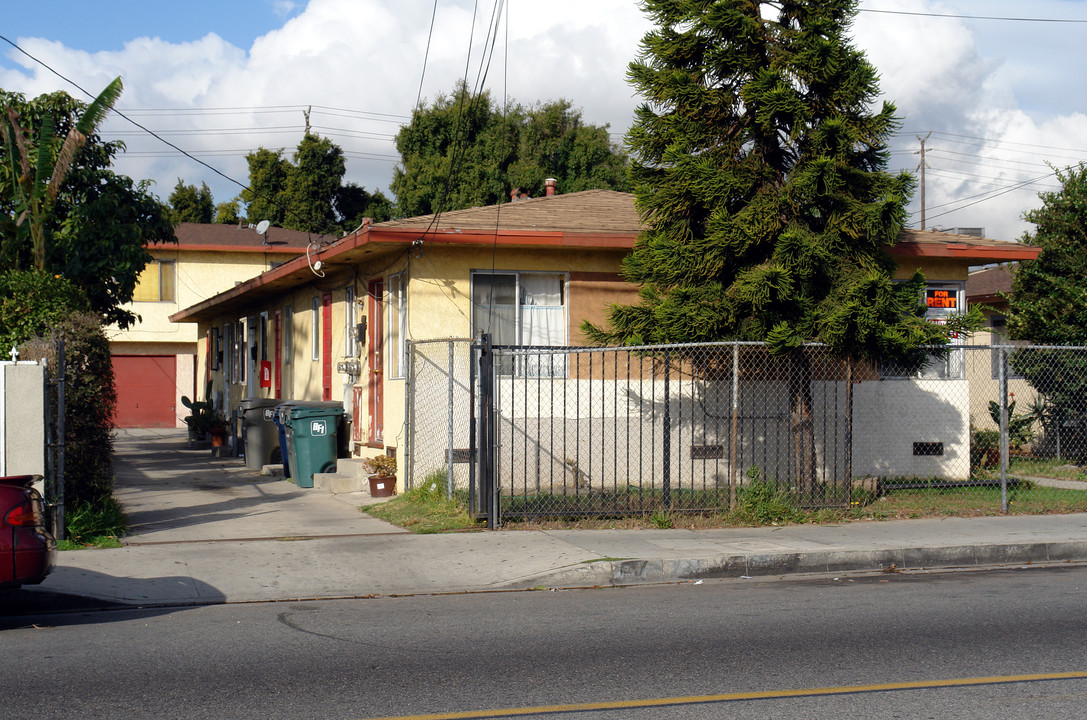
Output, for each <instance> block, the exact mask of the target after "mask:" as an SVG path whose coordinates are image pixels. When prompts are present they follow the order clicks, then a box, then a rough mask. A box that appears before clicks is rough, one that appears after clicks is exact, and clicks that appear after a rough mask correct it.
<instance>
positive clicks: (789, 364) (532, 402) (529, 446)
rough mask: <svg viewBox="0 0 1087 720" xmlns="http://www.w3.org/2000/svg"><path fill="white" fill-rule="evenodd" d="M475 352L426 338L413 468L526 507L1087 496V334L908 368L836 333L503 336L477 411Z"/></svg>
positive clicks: (504, 504)
mask: <svg viewBox="0 0 1087 720" xmlns="http://www.w3.org/2000/svg"><path fill="white" fill-rule="evenodd" d="M470 347H471V343H470V342H469V341H442V342H441V343H416V344H414V345H413V353H412V362H413V365H412V368H413V369H412V378H411V380H412V382H411V390H410V393H409V418H410V423H411V433H410V437H411V438H412V441H411V445H410V448H409V455H410V460H409V462H410V463H411V465H410V469H409V476H408V478H409V479H408V482H409V486H411V485H412V484H413V483H417V482H420V481H421V480H422V479H425V478H427V477H428V476H433V477H435V478H438V479H441V480H442V481H444V482H446V483H447V485H448V488H449V491H450V492H451V493H453V492H457V491H464V492H465V493H468V494H470V495H474V494H475V493H474V488H475V486H476V485H477V484H478V486H479V487H480V488H482V491H481V492H483V493H486V492H487V488H489V487H493V488H495V492H497V493H498V498H497V503H496V504H495V505H494V507H497V508H499V512H501V514H502V515H503V516H505V517H507V518H511V517H536V516H578V515H596V516H600V515H632V514H646V513H654V512H658V511H683V512H727V511H730V510H732V509H735V508H736V507H737V506H738V505H739V504H742V503H743V502H744V499H745V494H748V493H751V492H753V491H755V490H759V491H766V490H768V489H769V490H770V491H771V492H772V493H776V494H777V496H778V497H779V498H785V499H787V500H788V501H789V502H792V503H794V504H795V505H796V506H797V507H801V508H808V509H815V508H825V507H832V508H841V509H850V510H852V511H857V512H862V511H863V512H869V513H871V514H872V515H875V516H882V515H889V516H911V515H930V514H941V513H947V514H963V513H965V514H971V513H975V514H977V513H996V512H1006V511H1009V510H1010V511H1013V512H1015V511H1024V512H1044V511H1072V510H1087V481H1085V480H1087V473H1085V471H1084V468H1083V467H1082V466H1083V465H1084V464H1087V348H1053V347H1036V346H1026V347H1013V346H989V345H965V346H954V347H953V348H951V349H950V350H949V351H948V352H945V353H942V354H937V355H933V356H932V357H931V358H930V359H929V360H928V361H927V362H926V363H925V364H924V366H923V367H922V368H920V369H918V368H917V367H912V368H909V369H904V368H891V367H873V366H872V365H870V364H865V363H860V362H852V363H851V362H848V361H846V360H843V359H841V358H837V357H835V356H833V355H832V354H830V353H829V352H828V351H827V350H826V349H825V348H822V347H818V346H811V347H806V348H803V350H802V351H801V352H797V353H794V354H792V355H791V356H789V357H785V358H780V357H774V356H772V355H770V353H769V352H768V350H767V349H766V348H765V346H763V345H761V344H756V343H721V344H710V345H675V346H658V347H640V348H625V349H615V348H608V349H597V348H518V347H496V348H494V362H493V366H494V375H493V388H494V390H493V397H492V398H490V399H489V400H488V399H486V398H482V399H481V398H477V399H476V400H475V404H476V408H475V412H474V413H473V409H472V402H473V401H472V397H473V394H472V388H473V383H474V381H473V378H474V375H473V370H472V362H473V361H472V360H471V357H470ZM477 351H478V349H477ZM447 408H448V411H447ZM488 415H489V416H490V417H491V419H492V426H491V427H492V429H490V430H488V432H487V433H485V434H484V435H483V437H493V440H492V441H491V442H490V444H489V450H487V453H488V454H487V456H486V457H488V458H490V459H491V460H492V463H491V466H492V467H493V477H492V478H491V481H490V484H488V480H487V478H486V477H480V478H478V483H477V477H476V466H475V465H474V464H473V463H474V461H475V460H477V459H478V457H479V455H478V453H477V452H476V451H475V446H474V442H475V438H476V437H477V433H475V432H474V429H473V426H472V422H473V418H477V417H478V418H485V417H486V416H488ZM1002 416H1003V423H1002V422H1001V421H1002ZM480 467H483V469H484V474H486V473H487V472H491V471H490V470H488V469H487V468H486V467H484V466H482V465H481V466H480ZM433 473H437V475H432V474H433ZM473 507H476V508H486V507H487V503H486V502H481V503H479V504H478V505H476V504H473Z"/></svg>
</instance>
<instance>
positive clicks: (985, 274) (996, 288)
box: [966, 265, 1015, 302]
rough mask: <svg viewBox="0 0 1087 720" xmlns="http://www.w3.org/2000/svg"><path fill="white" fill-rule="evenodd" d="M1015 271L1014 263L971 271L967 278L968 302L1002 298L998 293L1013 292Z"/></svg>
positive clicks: (990, 300)
mask: <svg viewBox="0 0 1087 720" xmlns="http://www.w3.org/2000/svg"><path fill="white" fill-rule="evenodd" d="M1014 273H1015V266H1014V265H998V266H996V267H991V268H985V269H984V270H975V271H974V272H972V273H970V276H969V277H967V278H966V300H967V302H993V301H995V300H1000V299H1001V298H1000V296H999V295H998V294H997V293H1002V292H1003V293H1008V292H1011V289H1012V275H1014Z"/></svg>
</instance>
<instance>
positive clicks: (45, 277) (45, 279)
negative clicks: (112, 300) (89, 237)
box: [0, 268, 90, 352]
mask: <svg viewBox="0 0 1087 720" xmlns="http://www.w3.org/2000/svg"><path fill="white" fill-rule="evenodd" d="M89 310H90V302H89V301H88V300H87V297H86V295H85V294H84V293H83V292H82V291H81V290H80V289H79V288H77V287H76V286H75V285H73V284H72V283H71V282H70V281H68V280H66V279H65V278H63V277H61V276H59V275H53V274H51V273H48V272H46V271H45V270H35V269H33V268H31V269H29V270H12V269H9V270H6V271H4V272H2V273H0V350H2V351H4V352H7V351H8V350H10V349H11V348H12V347H17V346H19V345H21V344H22V343H24V342H26V341H27V340H29V339H30V338H33V337H37V336H40V335H48V334H49V330H50V328H52V327H55V326H57V325H59V324H60V323H61V322H63V321H64V320H65V318H67V317H69V316H70V315H71V314H72V313H74V312H88V311H89Z"/></svg>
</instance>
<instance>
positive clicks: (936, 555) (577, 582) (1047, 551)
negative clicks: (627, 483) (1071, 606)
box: [504, 541, 1087, 588]
mask: <svg viewBox="0 0 1087 720" xmlns="http://www.w3.org/2000/svg"><path fill="white" fill-rule="evenodd" d="M1084 560H1087V542H1078V541H1077V542H1052V543H1008V544H987V545H959V546H951V547H942V548H893V549H883V550H828V551H825V552H813V553H799V552H797V553H788V552H786V553H773V554H741V555H725V556H717V557H703V558H685V559H664V558H657V559H624V560H598V561H589V562H585V563H581V564H579V565H571V566H568V567H564V568H559V569H557V570H554V571H551V572H546V573H540V574H538V575H534V576H532V577H530V578H522V579H521V580H518V581H516V582H513V583H507V584H505V585H504V587H508V588H532V587H554V588H563V587H591V586H605V587H618V586H622V585H639V584H653V583H668V582H682V581H688V580H723V579H735V578H742V577H765V576H772V575H802V574H806V573H812V574H814V573H834V572H880V571H886V570H888V569H890V568H892V567H893V568H894V569H895V570H930V569H949V568H983V567H996V566H1000V565H1007V564H1015V563H1035V562H1072V561H1084Z"/></svg>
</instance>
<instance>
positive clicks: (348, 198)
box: [335, 183, 393, 231]
mask: <svg viewBox="0 0 1087 720" xmlns="http://www.w3.org/2000/svg"><path fill="white" fill-rule="evenodd" d="M335 206H336V214H337V215H338V216H339V217H341V218H343V220H344V225H343V229H344V230H348V231H350V230H354V229H355V228H357V227H358V226H359V225H361V224H362V220H363V218H367V217H368V218H371V219H372V220H373V221H374V222H384V221H386V220H389V219H391V218H392V216H393V204H392V201H390V200H389V198H387V197H385V195H384V194H383V193H382V192H381V191H380V190H378V191H375V192H373V193H368V192H366V188H364V187H362V186H361V185H356V184H355V183H347V184H346V185H344V186H343V187H341V188H340V190H339V192H338V193H337V194H336V203H335Z"/></svg>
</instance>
